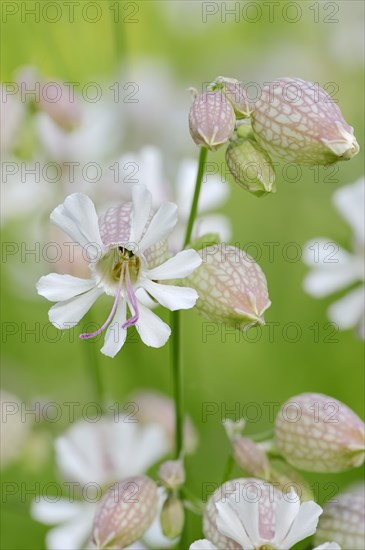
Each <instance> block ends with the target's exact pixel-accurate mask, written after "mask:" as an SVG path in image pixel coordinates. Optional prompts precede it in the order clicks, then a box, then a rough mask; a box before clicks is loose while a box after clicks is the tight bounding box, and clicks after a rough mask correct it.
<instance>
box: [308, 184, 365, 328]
mask: <svg viewBox="0 0 365 550" xmlns="http://www.w3.org/2000/svg"><path fill="white" fill-rule="evenodd" d="M364 193H365V181H364V178H361V179H359V180H358V181H356V182H355V183H353V184H351V185H346V186H345V187H342V188H340V189H338V190H337V191H336V192H335V193H334V195H333V202H334V205H335V207H336V208H337V210H338V212H339V213H340V214H341V216H342V217H343V218H344V219H345V220H346V221H347V223H348V224H349V225H350V226H351V228H352V230H353V234H354V243H353V252H352V253H351V252H348V251H346V250H344V249H343V248H341V247H339V246H338V245H337V244H336V243H334V242H333V241H331V240H330V239H326V238H323V237H320V238H317V239H312V240H311V241H310V242H309V243H307V244H306V247H305V254H304V262H305V263H306V264H307V265H308V266H310V267H312V268H313V269H312V271H311V272H310V273H309V274H308V275H307V277H306V278H305V280H304V289H305V290H306V291H307V292H308V293H309V294H311V295H312V296H314V297H315V298H323V297H325V296H329V295H330V294H332V293H334V292H337V291H339V290H342V289H345V288H346V287H348V286H350V285H354V284H355V283H359V282H360V283H362V284H361V285H359V284H357V285H356V286H355V287H354V288H353V289H352V290H350V291H349V292H348V294H346V295H345V296H344V297H342V298H340V299H339V300H337V301H336V302H334V303H333V304H332V305H331V306H330V307H329V309H328V317H329V318H330V320H331V321H332V322H334V323H336V324H337V325H338V326H339V328H340V329H342V330H346V329H349V328H352V327H355V326H357V327H358V333H359V336H360V337H362V338H365V317H364V298H365V296H364V292H365V287H364V279H365V270H364V265H365V264H364V244H365V228H364V222H365V220H364V202H365V196H364Z"/></svg>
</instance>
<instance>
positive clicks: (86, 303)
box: [48, 287, 103, 329]
mask: <svg viewBox="0 0 365 550" xmlns="http://www.w3.org/2000/svg"><path fill="white" fill-rule="evenodd" d="M101 294H103V289H101V288H98V287H95V288H93V289H91V290H89V291H88V292H85V294H81V296H76V298H70V300H65V301H64V302H58V303H57V304H55V305H54V306H52V307H51V309H50V310H49V312H48V317H49V320H50V321H51V323H52V324H53V325H54V326H55V327H57V328H59V329H67V328H71V327H73V326H75V325H77V323H78V322H79V321H80V319H82V318H83V316H84V315H85V314H86V313H87V312H88V311H89V309H90V308H91V306H92V305H93V304H94V302H95V301H96V300H97V298H99V296H101Z"/></svg>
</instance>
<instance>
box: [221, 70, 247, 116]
mask: <svg viewBox="0 0 365 550" xmlns="http://www.w3.org/2000/svg"><path fill="white" fill-rule="evenodd" d="M212 89H213V90H221V91H222V93H223V94H224V95H225V96H226V98H227V99H228V100H229V102H230V103H231V105H232V107H233V109H234V112H235V115H236V117H237V118H247V117H249V116H250V114H251V111H252V109H251V108H250V104H249V100H248V98H247V95H246V92H245V90H244V88H243V86H242V84H241V82H239V80H236V79H235V78H226V77H225V76H218V77H217V78H216V79H215V81H214V82H213V84H212Z"/></svg>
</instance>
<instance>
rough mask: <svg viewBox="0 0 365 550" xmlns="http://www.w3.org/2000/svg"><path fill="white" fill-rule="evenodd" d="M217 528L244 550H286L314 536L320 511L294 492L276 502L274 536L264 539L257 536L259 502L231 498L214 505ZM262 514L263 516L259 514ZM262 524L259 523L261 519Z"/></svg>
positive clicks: (258, 534)
mask: <svg viewBox="0 0 365 550" xmlns="http://www.w3.org/2000/svg"><path fill="white" fill-rule="evenodd" d="M216 507H217V510H218V516H217V527H218V529H219V531H220V532H221V533H223V534H224V535H225V536H226V537H230V538H232V539H233V540H235V541H236V542H237V543H238V544H240V545H241V546H242V548H244V549H245V550H254V549H255V548H260V547H261V546H270V547H271V548H277V549H278V550H289V548H291V547H292V546H294V544H296V543H297V542H299V541H301V540H303V539H305V538H306V537H309V536H310V535H313V533H315V530H316V527H317V523H318V519H319V516H320V514H321V513H322V508H321V507H320V506H318V504H316V503H315V502H313V501H310V502H303V503H301V502H300V500H299V497H298V496H297V495H296V493H295V491H294V489H291V492H290V494H289V495H285V497H283V498H281V499H278V500H277V503H276V507H275V512H274V513H275V520H274V534H273V537H272V538H267V536H265V534H263V533H262V530H261V532H260V515H261V514H260V510H259V502H258V501H257V500H255V499H254V501H252V500H250V499H244V498H243V499H240V501H239V502H237V501H236V499H235V497H230V498H229V499H228V500H227V501H226V502H217V504H216ZM261 513H262V512H261ZM261 523H262V519H261Z"/></svg>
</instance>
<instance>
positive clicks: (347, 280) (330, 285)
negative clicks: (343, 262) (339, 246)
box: [303, 266, 359, 298]
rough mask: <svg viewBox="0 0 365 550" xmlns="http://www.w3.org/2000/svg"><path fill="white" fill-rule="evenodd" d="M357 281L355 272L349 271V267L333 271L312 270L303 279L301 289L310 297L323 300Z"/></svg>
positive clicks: (339, 267)
mask: <svg viewBox="0 0 365 550" xmlns="http://www.w3.org/2000/svg"><path fill="white" fill-rule="evenodd" d="M358 280H359V277H358V275H357V272H356V271H355V270H352V269H350V268H349V266H343V267H341V266H338V267H337V268H333V269H318V270H313V271H312V272H311V273H309V274H308V275H307V276H306V278H305V279H304V282H303V287H304V290H305V291H306V292H308V294H310V295H311V296H314V297H315V298H324V297H326V296H328V295H329V294H333V293H334V292H337V291H338V290H342V289H343V288H346V287H347V286H349V285H351V284H352V283H354V282H356V281H358Z"/></svg>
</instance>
